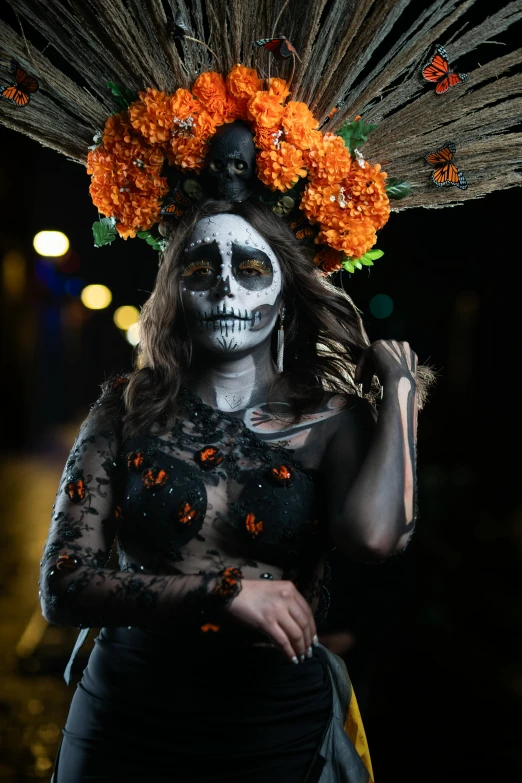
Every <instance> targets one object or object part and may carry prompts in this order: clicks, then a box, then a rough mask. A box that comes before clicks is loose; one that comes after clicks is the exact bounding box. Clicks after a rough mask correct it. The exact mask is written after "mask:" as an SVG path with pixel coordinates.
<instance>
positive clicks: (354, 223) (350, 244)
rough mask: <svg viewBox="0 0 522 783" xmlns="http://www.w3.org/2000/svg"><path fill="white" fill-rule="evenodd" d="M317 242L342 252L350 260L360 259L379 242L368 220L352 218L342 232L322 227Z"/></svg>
mask: <svg viewBox="0 0 522 783" xmlns="http://www.w3.org/2000/svg"><path fill="white" fill-rule="evenodd" d="M317 241H318V242H321V243H322V244H327V245H329V246H330V247H331V248H333V249H335V250H342V251H343V253H345V254H346V255H347V256H349V257H350V258H360V257H361V256H363V255H364V254H365V253H367V252H368V250H370V249H371V248H372V247H373V246H374V244H375V242H376V241H377V235H376V233H375V228H374V227H373V225H372V223H371V222H370V221H369V220H368V219H367V218H364V217H363V218H352V219H351V220H349V221H347V222H346V223H345V224H344V228H343V230H342V231H339V230H337V229H335V228H328V227H326V226H325V227H324V228H323V226H321V231H320V232H319V235H318V237H317Z"/></svg>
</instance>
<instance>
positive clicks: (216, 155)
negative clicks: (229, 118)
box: [207, 121, 256, 201]
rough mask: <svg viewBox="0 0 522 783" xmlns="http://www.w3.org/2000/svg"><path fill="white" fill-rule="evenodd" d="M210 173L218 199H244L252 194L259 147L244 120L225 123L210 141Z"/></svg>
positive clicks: (208, 159) (208, 169) (208, 160)
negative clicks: (257, 148)
mask: <svg viewBox="0 0 522 783" xmlns="http://www.w3.org/2000/svg"><path fill="white" fill-rule="evenodd" d="M207 174H208V176H209V177H210V178H211V181H212V184H213V186H214V188H215V190H217V193H216V194H215V195H216V197H217V198H225V199H227V200H228V201H245V200H246V199H247V198H248V197H249V196H250V195H252V192H253V189H254V183H255V175H256V148H255V146H254V140H253V137H252V133H251V131H250V130H249V128H248V127H247V126H246V125H244V124H243V123H242V122H240V121H237V122H232V123H230V124H229V125H222V126H221V127H220V128H218V130H217V131H216V133H215V134H214V136H213V137H212V141H211V142H210V150H209V154H208V158H207Z"/></svg>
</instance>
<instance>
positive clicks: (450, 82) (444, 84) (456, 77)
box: [435, 71, 468, 95]
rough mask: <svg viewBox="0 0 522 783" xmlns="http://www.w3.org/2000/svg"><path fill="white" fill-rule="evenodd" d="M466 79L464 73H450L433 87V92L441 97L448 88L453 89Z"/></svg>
mask: <svg viewBox="0 0 522 783" xmlns="http://www.w3.org/2000/svg"><path fill="white" fill-rule="evenodd" d="M467 78H468V76H467V74H466V73H453V71H452V72H451V73H448V74H447V76H445V77H444V78H443V79H441V80H440V82H439V83H438V84H437V86H436V87H435V92H436V93H437V95H442V94H443V93H445V92H447V91H448V90H449V88H450V87H454V86H455V85H456V84H461V82H465V81H466V79H467Z"/></svg>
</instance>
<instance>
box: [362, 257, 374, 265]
mask: <svg viewBox="0 0 522 783" xmlns="http://www.w3.org/2000/svg"><path fill="white" fill-rule="evenodd" d="M359 261H360V262H361V264H362V265H363V266H373V261H372V260H371V258H368V256H367V255H364V256H362V257H361V258H360V259H359Z"/></svg>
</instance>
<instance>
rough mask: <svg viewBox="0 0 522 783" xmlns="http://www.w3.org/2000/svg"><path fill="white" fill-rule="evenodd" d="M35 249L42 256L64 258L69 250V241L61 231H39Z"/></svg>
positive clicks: (34, 241) (34, 243) (34, 245)
mask: <svg viewBox="0 0 522 783" xmlns="http://www.w3.org/2000/svg"><path fill="white" fill-rule="evenodd" d="M33 247H34V249H35V250H36V252H37V253H38V254H39V255H40V256H54V257H57V256H63V255H65V253H67V251H68V250H69V240H68V238H67V237H66V236H65V234H62V232H61V231H39V232H38V234H36V236H35V238H34V239H33Z"/></svg>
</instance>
